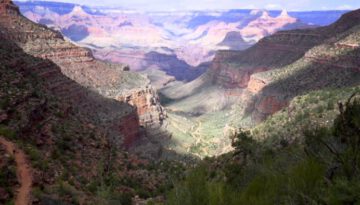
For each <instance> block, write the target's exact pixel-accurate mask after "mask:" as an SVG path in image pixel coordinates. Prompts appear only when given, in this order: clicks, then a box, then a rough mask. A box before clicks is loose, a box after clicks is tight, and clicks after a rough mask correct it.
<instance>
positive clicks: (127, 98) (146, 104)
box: [117, 85, 166, 127]
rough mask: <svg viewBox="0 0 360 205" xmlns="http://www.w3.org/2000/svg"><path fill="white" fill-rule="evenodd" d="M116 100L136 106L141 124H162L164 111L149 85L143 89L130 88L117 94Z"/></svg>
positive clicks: (164, 115)
mask: <svg viewBox="0 0 360 205" xmlns="http://www.w3.org/2000/svg"><path fill="white" fill-rule="evenodd" d="M117 100H119V101H122V102H126V103H129V104H130V105H133V106H134V107H136V110H137V113H138V115H139V119H140V125H142V126H145V127H146V126H151V125H154V124H162V122H163V120H164V119H165V118H166V112H165V110H164V109H163V108H162V106H161V105H160V103H159V96H158V95H157V93H156V92H155V90H154V89H153V88H152V87H151V86H150V85H149V86H147V87H146V88H144V89H134V90H130V91H129V92H127V93H126V94H123V95H121V96H118V97H117Z"/></svg>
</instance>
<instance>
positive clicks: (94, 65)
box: [0, 1, 165, 146]
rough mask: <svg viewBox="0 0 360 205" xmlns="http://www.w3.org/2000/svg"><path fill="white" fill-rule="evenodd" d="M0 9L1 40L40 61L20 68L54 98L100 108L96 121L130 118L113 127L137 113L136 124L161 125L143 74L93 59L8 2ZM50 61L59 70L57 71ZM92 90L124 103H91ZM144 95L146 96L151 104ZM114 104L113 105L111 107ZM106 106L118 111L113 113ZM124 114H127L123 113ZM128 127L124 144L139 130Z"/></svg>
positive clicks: (155, 99)
mask: <svg viewBox="0 0 360 205" xmlns="http://www.w3.org/2000/svg"><path fill="white" fill-rule="evenodd" d="M0 8H1V9H3V11H4V12H1V13H0V15H1V18H0V28H1V30H2V33H3V37H4V40H5V39H6V40H8V41H13V42H16V44H17V45H18V46H19V47H21V48H22V49H23V50H24V51H25V52H26V53H28V54H30V55H32V56H34V57H38V58H40V59H43V61H41V62H34V63H33V64H30V65H26V67H27V68H28V69H29V70H31V72H34V73H35V74H36V75H38V76H40V77H42V78H43V79H44V80H46V82H47V84H48V87H49V89H50V90H51V91H52V92H54V93H55V94H56V95H57V96H60V97H61V98H62V99H66V100H67V101H69V102H71V103H73V104H76V105H77V106H78V107H80V108H81V109H82V110H84V113H86V112H87V114H89V115H93V116H95V115H97V116H99V117H98V118H100V119H101V118H102V117H100V116H101V115H102V114H99V113H101V110H104V111H103V114H104V115H106V117H104V118H105V119H102V120H103V121H108V120H110V121H111V119H113V120H114V118H119V115H120V116H125V118H126V119H129V118H130V119H132V121H131V122H127V120H121V119H118V121H119V122H118V123H119V125H118V126H117V127H120V128H119V130H124V128H123V127H126V126H127V125H123V124H122V123H131V124H136V122H135V121H136V120H134V119H137V117H136V115H139V118H140V119H146V120H141V125H145V122H146V124H160V123H161V121H162V120H163V118H164V117H165V114H163V113H162V112H163V110H162V108H161V106H160V104H159V102H158V97H157V95H156V92H155V91H154V90H152V88H151V87H149V86H148V83H149V82H148V80H147V79H146V78H145V77H144V76H141V75H139V74H135V73H131V72H127V71H123V70H124V68H125V67H124V66H121V65H113V64H108V63H105V62H101V61H97V60H95V59H94V57H93V56H92V53H91V52H90V51H89V50H88V49H84V48H80V47H77V46H75V45H74V44H72V43H70V42H68V41H66V40H64V38H63V37H62V35H61V34H60V33H59V32H56V31H54V30H51V29H48V28H46V27H44V26H39V25H37V24H35V23H33V22H31V21H30V20H27V19H26V18H24V17H23V16H21V14H20V13H19V10H18V8H17V7H16V6H15V5H14V4H13V3H12V2H11V1H10V2H8V1H3V2H2V3H1V4H0ZM16 63H17V62H16V61H14V62H13V66H19V65H16ZM54 64H55V65H56V66H58V67H59V68H60V69H61V70H58V68H56V67H55V66H54ZM62 74H64V75H65V76H66V77H68V78H66V77H65V76H63V75H62ZM78 84H80V85H81V86H80V85H78ZM84 88H87V89H89V90H92V91H93V92H94V93H95V94H89V93H88V92H84ZM96 93H98V94H100V95H102V96H103V97H106V98H110V99H116V100H124V101H120V102H121V103H120V104H123V105H124V106H122V108H120V107H119V108H116V106H115V105H114V104H115V103H110V105H109V106H110V107H108V108H107V107H106V106H107V105H103V104H101V103H99V102H97V101H98V100H96V98H97V97H94V95H96ZM124 95H126V96H127V97H128V96H130V98H132V99H135V100H133V101H131V102H132V106H133V107H134V108H135V109H129V107H130V106H126V103H125V101H126V100H125V99H124V98H123V96H124ZM152 95H153V96H152ZM89 98H90V99H89ZM92 98H95V100H94V99H92ZM139 99H140V100H139ZM142 99H143V100H142ZM148 99H151V102H150V101H149V100H148ZM123 102H124V103H123ZM111 104H112V105H111ZM94 105H95V106H94ZM114 106H115V108H116V109H113V107H114ZM101 107H102V108H101ZM110 108H112V109H113V110H118V113H117V116H116V115H115V114H113V113H112V112H114V113H116V112H115V111H111V109H110ZM132 110H134V111H132ZM137 111H138V112H137ZM94 112H99V113H97V114H96V113H94ZM106 113H107V114H106ZM129 113H132V115H133V116H131V117H129ZM106 118H109V119H106ZM120 118H121V117H120ZM138 124H139V123H138ZM112 127H113V126H112ZM131 127H132V128H133V129H134V130H133V131H131V132H126V133H129V136H127V138H129V139H127V138H126V139H125V142H126V144H127V146H128V145H129V144H131V143H130V142H133V141H136V138H138V137H139V136H140V135H139V132H138V131H136V130H139V126H138V127H136V126H131Z"/></svg>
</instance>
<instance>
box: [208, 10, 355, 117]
mask: <svg viewBox="0 0 360 205" xmlns="http://www.w3.org/2000/svg"><path fill="white" fill-rule="evenodd" d="M359 13H360V11H359V10H357V11H354V12H351V13H349V14H346V15H344V16H343V17H342V18H341V19H340V20H339V21H337V22H336V23H334V24H332V25H330V26H327V27H321V28H317V29H305V30H289V31H280V32H277V33H275V34H274V35H271V36H269V37H266V38H264V39H262V40H260V41H259V42H258V43H257V44H256V45H254V46H253V47H251V48H249V49H247V50H245V51H240V52H239V51H219V52H218V53H217V55H216V57H215V59H214V61H213V63H212V66H211V69H210V71H209V72H210V73H212V74H213V75H212V76H213V82H214V83H216V84H217V85H220V86H222V87H224V88H227V89H235V88H241V89H246V90H248V91H250V93H252V95H254V96H253V97H254V100H253V102H252V103H253V104H252V105H249V106H248V110H247V111H248V112H251V113H252V117H253V120H254V121H255V122H261V121H262V120H264V119H266V117H267V116H269V115H272V114H273V113H275V112H277V111H279V110H281V109H282V108H284V107H286V106H287V105H288V102H289V100H290V99H291V98H292V97H294V96H296V95H297V94H300V93H303V92H306V91H307V90H312V89H321V88H325V87H332V86H335V87H341V86H350V85H356V84H357V83H359V80H358V79H357V77H358V75H359V72H358V71H359V61H358V58H357V56H358V50H359V49H358V48H359V47H358V42H357V40H356V38H357V37H356V36H357V35H358V33H357V32H358V31H357V29H354V28H356V25H357V24H358V23H355V22H358V19H359V16H360V15H359ZM264 18H269V16H268V15H266V14H263V16H262V17H261V19H264ZM277 18H289V17H288V16H287V13H286V12H284V11H283V12H282V14H281V15H280V16H279V17H277ZM351 29H352V30H351ZM350 30H351V31H350ZM340 33H346V34H345V36H347V37H340V36H339V34H340ZM335 34H336V35H337V36H336V37H335ZM345 42H346V43H345ZM302 69H303V70H302ZM295 70H297V71H295ZM300 70H301V72H303V73H301V72H300ZM310 70H311V71H312V72H310ZM321 73H322V74H321ZM325 73H326V74H325ZM335 73H337V75H338V80H337V81H338V82H333V81H331V80H330V79H331V78H332V77H334V78H335V75H336V74H335ZM292 75H293V76H292ZM323 76H326V78H322V77H323ZM340 76H342V77H340ZM316 77H317V78H319V79H318V80H315V79H316ZM286 78H288V79H286ZM290 79H291V80H290Z"/></svg>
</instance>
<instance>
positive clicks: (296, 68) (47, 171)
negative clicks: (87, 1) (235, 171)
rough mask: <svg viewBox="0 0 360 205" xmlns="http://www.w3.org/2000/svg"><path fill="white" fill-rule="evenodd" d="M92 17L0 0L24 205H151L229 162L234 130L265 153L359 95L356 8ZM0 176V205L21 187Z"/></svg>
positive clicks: (0, 132) (8, 124) (0, 122)
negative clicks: (190, 177) (179, 184)
mask: <svg viewBox="0 0 360 205" xmlns="http://www.w3.org/2000/svg"><path fill="white" fill-rule="evenodd" d="M17 5H20V9H19V7H18V6H17ZM59 5H62V7H61V8H62V9H61V10H57V9H58V8H59ZM106 11H110V9H109V8H102V9H101V8H89V7H86V6H80V5H76V4H66V3H55V2H52V3H51V2H48V3H44V2H16V4H15V3H13V2H12V1H10V0H0V42H1V44H0V60H1V64H0V71H1V72H0V77H1V81H0V138H1V141H2V144H6V143H8V142H9V143H13V144H14V146H15V145H16V149H17V150H19V152H20V151H21V152H20V154H21V159H24V160H25V158H26V160H25V161H26V164H27V165H26V166H27V168H28V169H27V170H31V173H30V175H31V176H30V179H31V183H30V185H29V186H30V189H32V192H31V194H30V195H31V196H30V197H27V198H30V199H27V200H30V201H32V202H33V204H56V203H59V202H64V201H65V202H66V203H69V204H72V203H73V202H74V201H76V203H79V204H87V203H88V201H93V202H94V203H95V204H103V203H105V204H106V203H110V202H115V203H119V204H131V203H133V204H141V203H146V201H147V200H146V199H151V200H152V199H154V200H155V202H156V203H158V202H159V203H164V201H165V199H164V198H163V196H164V195H165V194H166V192H167V191H168V190H170V189H172V188H173V186H174V182H173V180H174V178H175V179H181V178H183V177H184V173H185V168H184V167H186V166H188V167H191V166H194V165H195V164H196V162H198V160H201V159H203V158H205V157H213V156H220V155H221V156H227V155H226V153H230V155H231V154H232V153H233V152H232V151H233V149H234V142H235V140H236V139H234V138H235V136H236V135H237V134H238V133H239V132H240V133H241V130H243V129H247V130H249V133H251V134H252V135H253V137H254V139H256V140H259V141H261V140H266V139H271V140H273V141H274V142H271V143H270V144H271V146H274V149H278V147H282V146H286V145H284V144H292V143H295V142H296V141H297V140H299V141H301V140H302V139H303V138H301V136H302V135H303V132H301V131H302V130H303V129H302V128H301V129H300V128H299V122H304V121H306V120H307V119H311V120H313V122H314V124H311V126H320V125H324V126H325V125H329V124H330V123H329V121H331V122H332V120H333V119H335V117H334V115H335V114H337V113H336V112H337V111H336V109H334V106H336V105H338V106H339V107H341V106H340V105H342V104H341V102H340V101H339V100H340V99H344V98H348V97H349V95H351V93H353V92H354V91H356V90H359V89H360V61H359V56H360V49H359V48H360V47H359V43H360V25H359V22H360V10H355V11H352V12H349V13H346V14H344V15H342V17H341V18H339V19H338V20H337V21H335V22H334V23H333V22H332V20H331V19H333V20H334V18H335V17H334V18H331V15H329V16H330V17H329V18H330V20H329V19H327V20H326V19H325V20H324V22H323V24H324V25H322V24H321V22H322V21H320V20H318V21H317V22H318V23H319V24H318V25H314V24H312V23H310V20H309V19H307V18H305V17H304V16H302V15H305V14H306V15H305V16H308V15H309V13H307V12H304V13H302V12H286V11H264V10H252V11H250V10H244V11H243V10H239V11H237V10H235V11H217V12H215V13H216V15H210V14H209V13H208V12H188V13H186V12H185V13H177V14H176V15H175V16H171V15H170V14H169V13H166V12H165V13H161V12H154V13H151V12H149V13H146V14H139V13H136V12H131V11H129V10H126V9H123V10H120V11H119V10H116V9H112V10H111V11H112V13H111V12H109V13H107V14H104V13H105V12H106ZM116 11H117V12H118V13H117V12H116ZM229 12H230V13H231V12H233V16H232V15H229V16H228V18H225V17H223V16H222V15H225V14H226V15H227V14H229ZM311 14H313V15H314V16H316V18H318V17H319V16H321V15H323V14H322V13H321V12H319V13H316V12H315V13H311ZM340 14H342V12H340V11H339V12H335V13H334V14H333V15H334V16H336V15H340ZM25 16H26V17H25ZM28 18H29V19H28ZM179 19H182V20H183V21H180V23H179V22H177V23H175V22H176V21H178V20H179ZM114 22H117V24H116V25H114ZM160 23H162V24H163V25H160ZM170 28H172V29H170ZM144 33H146V34H148V35H143V34H144ZM184 42H186V44H185V43H184ZM135 44H137V45H135ZM182 44H184V46H183V47H181V48H180V49H178V47H179V45H182ZM143 48H145V49H143ZM354 96H355V94H354ZM324 99H326V100H324ZM339 109H340V108H339ZM340 112H342V111H341V110H340ZM341 114H343V113H341ZM299 116H300V117H299ZM269 124H270V125H272V124H276V125H278V126H277V129H271V128H269V127H270V126H269ZM284 125H287V126H284ZM306 125H307V124H306ZM304 126H305V123H304ZM288 130H298V132H297V133H295V134H292V135H290V134H289V133H288ZM274 136H276V138H273V137H274ZM284 141H285V142H284ZM4 142H6V143H4ZM10 154H11V153H10ZM14 154H15V156H18V155H19V153H17V154H16V153H14ZM223 154H225V155H223ZM7 155H8V154H7V152H5V151H4V149H3V147H1V146H0V156H1V157H3V158H4V159H5V160H4V162H0V169H1V170H5V172H6V173H9V176H10V175H11V173H12V171H14V170H12V169H15V171H19V168H17V167H19V166H15V167H14V161H11V157H10V156H7ZM234 156H235V155H234ZM214 159H216V158H214ZM231 159H232V160H233V158H231ZM17 160H18V159H15V162H16V163H17ZM24 160H23V161H24ZM245 161H246V159H245ZM205 162H206V160H205ZM5 164H6V165H7V164H9V166H5ZM219 166H220V165H219ZM5 172H4V173H5ZM28 174H29V173H28ZM0 177H3V175H0ZM7 180H9V181H8V182H7V183H8V184H9V187H10V188H9V189H6V190H5V189H3V187H1V185H0V202H1V203H2V202H3V201H5V200H8V199H9V198H10V196H16V194H17V193H16V191H15V190H16V186H17V184H18V183H20V184H21V180H19V179H18V180H17V181H16V180H15V179H11V177H10V178H9V179H7ZM28 194H29V193H28V188H27V192H26V195H28ZM142 199H144V200H142ZM5 202H7V201H5Z"/></svg>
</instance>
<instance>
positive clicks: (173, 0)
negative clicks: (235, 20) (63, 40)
mask: <svg viewBox="0 0 360 205" xmlns="http://www.w3.org/2000/svg"><path fill="white" fill-rule="evenodd" d="M20 1H24V0H20ZM52 1H60V2H72V3H79V4H85V5H97V6H99V5H103V6H121V7H124V8H130V9H138V10H161V11H164V10H165V11H166V10H167V11H169V10H205V9H244V8H249V9H254V8H257V9H287V10H330V9H331V10H332V9H334V10H353V9H357V8H360V0H286V1H285V0H52Z"/></svg>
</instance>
